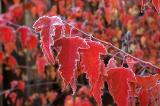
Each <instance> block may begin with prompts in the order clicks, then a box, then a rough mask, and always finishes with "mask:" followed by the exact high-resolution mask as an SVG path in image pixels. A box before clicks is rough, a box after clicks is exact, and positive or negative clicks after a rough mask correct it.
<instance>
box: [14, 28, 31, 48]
mask: <svg viewBox="0 0 160 106" xmlns="http://www.w3.org/2000/svg"><path fill="white" fill-rule="evenodd" d="M17 32H19V37H20V40H21V43H22V47H24V46H26V45H27V37H28V34H30V33H32V32H31V30H30V29H29V28H28V27H25V26H22V27H19V28H18V30H17Z"/></svg>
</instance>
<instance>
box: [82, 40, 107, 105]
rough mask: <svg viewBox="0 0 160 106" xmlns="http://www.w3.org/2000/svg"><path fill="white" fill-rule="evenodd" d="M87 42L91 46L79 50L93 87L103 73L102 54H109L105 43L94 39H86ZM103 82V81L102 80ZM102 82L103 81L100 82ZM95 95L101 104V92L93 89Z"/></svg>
mask: <svg viewBox="0 0 160 106" xmlns="http://www.w3.org/2000/svg"><path fill="white" fill-rule="evenodd" d="M86 42H87V44H88V45H89V46H90V47H89V48H88V49H80V50H79V52H80V54H81V63H82V64H81V65H82V67H84V71H85V72H86V75H87V78H88V79H89V84H90V86H91V89H93V88H94V86H95V84H96V83H99V82H97V81H98V80H101V79H99V77H100V73H101V71H100V70H101V59H100V55H101V54H103V55H104V54H107V51H106V48H105V47H104V45H102V44H100V43H97V42H94V41H89V40H87V41H86ZM100 82H101V81H100ZM100 84H101V83H100ZM100 86H101V85H100ZM100 89H101V87H99V89H98V90H100ZM92 93H93V95H94V97H95V98H96V100H97V102H98V103H99V105H100V104H101V98H100V96H101V93H99V92H97V89H96V90H93V92H92Z"/></svg>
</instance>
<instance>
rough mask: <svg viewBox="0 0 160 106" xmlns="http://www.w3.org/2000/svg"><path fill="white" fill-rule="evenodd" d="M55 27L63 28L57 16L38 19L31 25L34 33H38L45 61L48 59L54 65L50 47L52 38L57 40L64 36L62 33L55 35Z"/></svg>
mask: <svg viewBox="0 0 160 106" xmlns="http://www.w3.org/2000/svg"><path fill="white" fill-rule="evenodd" d="M56 26H63V22H62V20H61V19H60V18H59V17H57V16H52V17H48V16H43V17H40V18H39V19H38V20H37V21H36V22H35V23H34V25H33V27H34V28H35V30H36V32H40V37H41V48H42V51H43V53H44V55H45V56H46V57H47V59H49V60H50V61H51V62H52V63H54V59H53V55H52V50H51V48H50V47H51V46H53V45H54V39H53V37H54V36H55V37H56V39H58V38H60V37H62V36H63V35H64V33H61V35H55V30H56ZM60 30H61V29H60ZM63 30H64V28H63ZM57 36H58V38H57Z"/></svg>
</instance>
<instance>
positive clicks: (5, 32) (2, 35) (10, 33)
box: [0, 25, 16, 44]
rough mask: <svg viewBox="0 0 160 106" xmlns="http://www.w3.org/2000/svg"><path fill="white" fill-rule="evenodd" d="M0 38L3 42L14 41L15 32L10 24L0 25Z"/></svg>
mask: <svg viewBox="0 0 160 106" xmlns="http://www.w3.org/2000/svg"><path fill="white" fill-rule="evenodd" d="M0 39H1V40H2V43H3V44H7V43H10V42H12V41H15V40H16V39H15V32H14V29H13V28H12V27H10V26H5V25H3V26H0Z"/></svg>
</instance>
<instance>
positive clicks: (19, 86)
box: [17, 81, 25, 92]
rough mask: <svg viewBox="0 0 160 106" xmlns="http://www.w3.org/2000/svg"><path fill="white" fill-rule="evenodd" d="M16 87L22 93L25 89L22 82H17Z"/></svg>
mask: <svg viewBox="0 0 160 106" xmlns="http://www.w3.org/2000/svg"><path fill="white" fill-rule="evenodd" d="M17 86H18V88H19V89H20V90H22V91H23V92H24V89H25V83H24V81H18V84H17Z"/></svg>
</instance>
